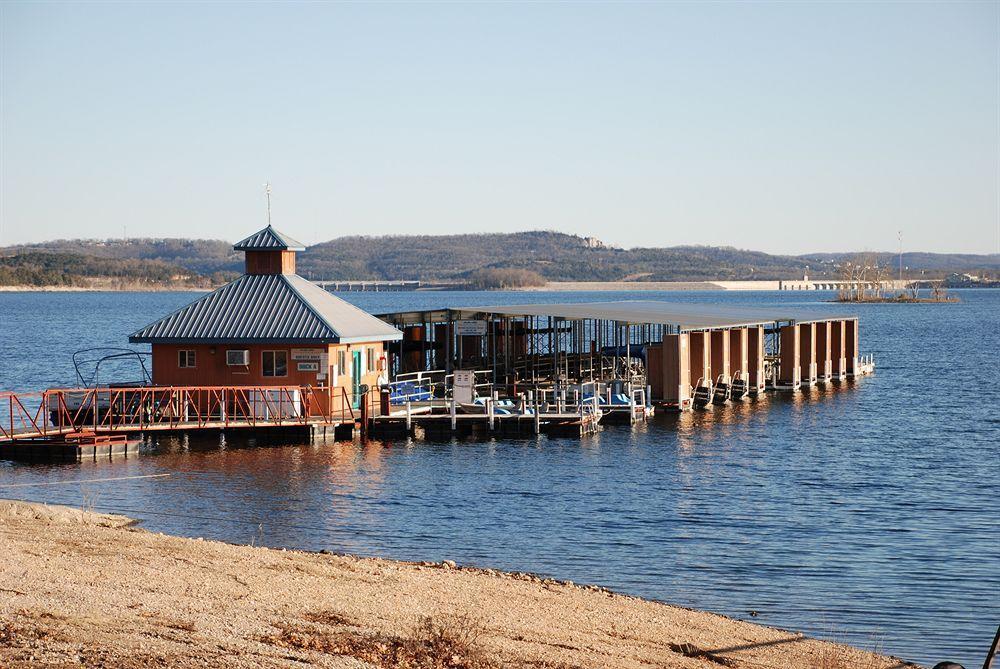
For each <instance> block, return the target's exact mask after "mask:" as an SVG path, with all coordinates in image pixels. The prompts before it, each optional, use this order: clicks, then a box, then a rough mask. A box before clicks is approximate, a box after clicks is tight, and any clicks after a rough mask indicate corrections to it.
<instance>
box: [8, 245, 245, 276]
mask: <svg viewBox="0 0 1000 669" xmlns="http://www.w3.org/2000/svg"><path fill="white" fill-rule="evenodd" d="M24 251H39V252H57V253H71V254H75V255H84V256H93V257H96V258H125V259H134V260H158V261H162V262H165V263H168V264H170V265H176V266H179V267H184V268H186V269H187V270H189V272H196V273H198V274H206V275H207V274H212V273H214V272H226V271H230V272H238V271H240V270H241V269H242V268H243V254H242V253H239V252H237V251H234V250H233V243H232V242H226V241H222V240H220V239H149V238H137V239H127V240H122V239H57V240H55V241H51V242H42V243H40V244H25V245H23V246H15V247H10V248H7V249H0V254H5V253H14V252H24Z"/></svg>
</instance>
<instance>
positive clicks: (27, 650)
mask: <svg viewBox="0 0 1000 669" xmlns="http://www.w3.org/2000/svg"><path fill="white" fill-rule="evenodd" d="M81 665H83V666H92V667H142V668H143V669H149V668H152V667H304V666H320V667H372V666H377V667H400V668H403V667H412V668H423V667H427V668H438V667H440V668H442V669H443V668H446V667H453V668H456V669H461V668H468V669H485V668H493V667H540V668H544V667H552V668H557V667H588V668H589V667H594V668H598V667H602V668H603V667H702V668H715V669H718V668H719V667H746V668H747V669H760V668H774V669H779V668H785V667H811V668H815V669H839V668H841V667H842V668H845V669H846V668H847V667H851V668H855V667H859V668H861V669H875V668H879V669H881V668H886V667H902V666H909V665H906V664H904V663H902V662H900V661H899V660H897V659H894V658H889V657H885V656H879V655H874V654H871V653H868V652H864V651H861V650H857V649H854V648H851V647H847V646H841V645H836V644H830V643H825V642H821V641H816V640H813V639H808V638H806V637H803V636H801V635H799V634H797V633H792V632H786V631H782V630H777V629H771V628H768V627H762V626H760V625H753V624H750V623H745V622H740V621H737V620H732V619H729V618H725V617H723V616H718V615H714V614H709V613H703V612H699V611H691V610H688V609H683V608H678V607H673V606H667V605H665V604H659V603H655V602H650V601H645V600H642V599H638V598H634V597H628V596H624V595H619V594H614V593H611V592H608V591H606V590H603V589H601V588H597V587H594V586H579V585H574V584H572V583H564V582H557V581H552V580H547V579H541V578H539V577H537V576H531V575H528V574H509V573H502V572H496V571H492V570H483V569H467V568H461V567H455V566H454V565H453V564H452V563H443V564H430V563H424V564H415V563H404V562H392V561H389V560H380V559H361V558H355V557H349V556H340V555H328V554H318V553H304V552H299V551H283V550H273V549H266V548H254V547H250V546H233V545H230V544H225V543H220V542H215V541H202V540H193V539H182V538H178V537H172V536H165V535H162V534H154V533H151V532H147V531H144V530H142V529H139V528H136V527H134V526H133V525H132V523H131V521H130V520H129V519H127V518H124V517H121V516H108V515H100V514H91V513H86V512H83V511H80V510H76V509H69V508H66V507H53V506H42V505H35V504H27V503H22V502H4V501H0V667H12V668H13V667H74V666H76V667H78V666H81Z"/></svg>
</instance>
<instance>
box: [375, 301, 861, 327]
mask: <svg viewBox="0 0 1000 669" xmlns="http://www.w3.org/2000/svg"><path fill="white" fill-rule="evenodd" d="M449 311H450V312H451V314H452V316H453V317H454V318H468V317H474V316H476V315H479V314H497V315H503V316H552V317H555V318H564V319H567V320H583V319H601V320H608V321H618V322H620V323H631V324H647V323H652V324H658V325H672V326H675V327H677V328H679V329H680V330H709V329H712V328H731V327H740V326H744V325H769V324H772V323H778V322H785V321H787V322H794V323H811V322H816V321H827V320H845V319H848V320H849V319H854V318H856V317H855V316H847V315H843V314H826V315H824V314H816V313H808V312H803V311H798V310H789V309H786V308H784V307H767V308H762V307H734V306H729V305H718V304H692V303H682V302H665V301H657V300H621V301H617V302H568V303H556V304H505V305H495V306H481V307H480V306H476V307H457V308H455V309H450V310H437V311H434V312H416V311H414V312H401V313H398V314H382V315H381V316H380V317H381V318H384V319H386V320H390V321H395V322H400V323H413V322H422V321H420V320H418V319H420V318H423V317H424V316H426V315H427V314H429V313H433V314H434V315H435V317H439V316H443V317H444V318H447V313H448V312H449Z"/></svg>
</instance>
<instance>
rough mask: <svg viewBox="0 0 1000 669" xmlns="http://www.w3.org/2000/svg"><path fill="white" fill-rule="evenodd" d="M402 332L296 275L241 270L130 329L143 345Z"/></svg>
mask: <svg viewBox="0 0 1000 669" xmlns="http://www.w3.org/2000/svg"><path fill="white" fill-rule="evenodd" d="M402 336H403V334H402V333H401V332H400V331H399V330H397V329H396V328H394V327H392V326H391V325H389V324H388V323H385V322H384V321H381V320H379V319H378V318H376V317H374V316H372V315H371V314H369V313H367V312H365V311H362V310H361V309H359V308H357V307H356V306H354V305H353V304H350V303H349V302H345V301H344V300H342V299H340V298H339V297H335V296H333V295H331V294H330V293H328V292H327V291H325V290H323V289H322V288H320V287H319V286H317V285H315V284H313V283H311V282H309V281H306V280H305V279H303V278H302V277H300V276H298V275H297V274H244V275H243V276H241V277H240V278H238V279H236V280H235V281H233V282H232V283H229V284H226V285H225V286H223V287H221V288H219V289H218V290H215V291H214V292H211V293H209V294H208V295H205V296H204V297H202V298H200V299H198V300H195V301H194V302H192V303H191V304H189V305H187V306H185V307H182V308H180V309H178V310H177V311H175V312H174V313H172V314H169V315H168V316H165V317H164V318H161V319H160V320H158V321H156V322H155V323H150V324H149V325H147V326H146V327H144V328H142V329H141V330H139V331H138V332H134V333H132V335H131V336H130V337H129V341H130V342H133V343H144V344H184V343H192V344H194V343H202V344H210V343H218V344H237V343H241V344H264V343H311V344H338V343H344V344H347V343H354V342H366V341H394V340H397V339H401V338H402Z"/></svg>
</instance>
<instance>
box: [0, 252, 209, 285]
mask: <svg viewBox="0 0 1000 669" xmlns="http://www.w3.org/2000/svg"><path fill="white" fill-rule="evenodd" d="M228 278H229V277H228V275H222V274H218V273H216V274H213V275H210V276H205V275H201V274H198V273H196V272H192V271H191V270H189V269H187V268H184V267H181V266H180V265H173V264H170V263H166V262H163V261H162V260H138V259H135V258H99V257H96V256H85V255H80V254H76V253H59V252H42V251H25V252H22V253H17V254H14V255H9V256H8V255H0V286H35V287H40V286H57V287H77V288H106V289H132V290H139V289H143V288H180V287H185V288H188V287H208V286H211V285H214V284H218V283H221V282H222V281H224V280H226V279H228Z"/></svg>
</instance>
